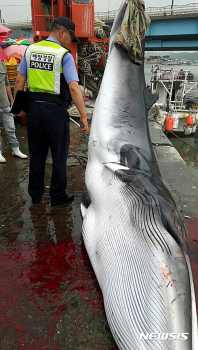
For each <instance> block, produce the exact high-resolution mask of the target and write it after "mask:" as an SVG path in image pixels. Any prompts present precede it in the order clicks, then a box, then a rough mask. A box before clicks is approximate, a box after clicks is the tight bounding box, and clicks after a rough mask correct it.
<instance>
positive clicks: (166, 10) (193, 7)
mask: <svg viewBox="0 0 198 350" xmlns="http://www.w3.org/2000/svg"><path fill="white" fill-rule="evenodd" d="M117 12H118V10H113V11H108V12H95V18H100V19H101V20H114V18H115V17H116V14H117ZM146 13H147V15H148V16H150V17H155V16H156V17H157V16H170V15H186V14H197V15H198V4H196V3H192V4H187V5H174V6H173V7H172V6H171V5H169V6H164V7H148V8H146ZM1 24H3V25H4V26H6V27H8V28H9V27H26V26H28V27H31V26H32V21H31V20H29V21H22V22H5V23H1Z"/></svg>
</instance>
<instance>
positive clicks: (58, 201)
mask: <svg viewBox="0 0 198 350" xmlns="http://www.w3.org/2000/svg"><path fill="white" fill-rule="evenodd" d="M73 199H74V194H73V193H68V194H66V195H65V196H64V197H61V198H59V199H52V200H51V206H52V207H55V206H56V205H61V204H65V203H68V202H71V201H73Z"/></svg>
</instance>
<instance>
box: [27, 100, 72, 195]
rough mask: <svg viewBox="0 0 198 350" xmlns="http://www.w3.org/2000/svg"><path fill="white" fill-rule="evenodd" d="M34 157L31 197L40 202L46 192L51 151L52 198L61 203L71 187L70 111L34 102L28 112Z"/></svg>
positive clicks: (54, 105) (30, 182)
mask: <svg viewBox="0 0 198 350" xmlns="http://www.w3.org/2000/svg"><path fill="white" fill-rule="evenodd" d="M27 134H28V146H29V154H30V168H29V185H28V193H29V195H30V197H32V198H33V199H40V198H41V197H42V195H43V193H44V191H45V184H44V179H45V163H46V158H47V155H48V150H49V148H50V150H51V155H52V161H53V165H52V177H51V185H50V191H49V194H50V196H51V199H53V200H58V199H60V198H61V197H64V196H65V190H66V187H67V175H66V161H67V156H68V150H69V134H70V133H69V115H68V112H67V109H66V107H64V106H61V105H57V104H48V103H45V102H44V103H42V102H36V101H31V102H30V103H29V106H28V111H27Z"/></svg>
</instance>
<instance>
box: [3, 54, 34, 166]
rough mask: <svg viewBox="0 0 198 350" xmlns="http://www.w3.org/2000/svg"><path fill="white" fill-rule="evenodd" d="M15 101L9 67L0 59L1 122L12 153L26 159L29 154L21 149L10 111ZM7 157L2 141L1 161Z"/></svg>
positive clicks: (4, 160)
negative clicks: (9, 78) (3, 152)
mask: <svg viewBox="0 0 198 350" xmlns="http://www.w3.org/2000/svg"><path fill="white" fill-rule="evenodd" d="M12 103H13V96H12V91H11V87H10V83H9V80H8V75H7V68H6V65H5V63H4V62H2V61H0V122H2V124H3V127H4V129H5V132H6V135H7V138H8V141H9V143H10V146H11V148H12V154H13V155H15V156H17V157H19V158H21V159H26V158H27V155H26V154H23V153H22V152H21V151H20V150H19V141H18V139H17V138H16V134H15V124H14V118H13V114H12V113H10V109H11V108H10V105H12ZM5 162H6V159H5V158H4V157H3V156H2V145H1V141H0V163H5Z"/></svg>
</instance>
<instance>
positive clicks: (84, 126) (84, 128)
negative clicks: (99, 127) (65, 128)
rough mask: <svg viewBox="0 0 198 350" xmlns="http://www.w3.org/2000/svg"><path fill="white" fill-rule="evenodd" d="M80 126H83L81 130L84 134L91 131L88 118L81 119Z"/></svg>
mask: <svg viewBox="0 0 198 350" xmlns="http://www.w3.org/2000/svg"><path fill="white" fill-rule="evenodd" d="M80 124H82V125H83V127H82V128H81V130H82V132H83V133H85V132H87V131H89V126H88V121H87V117H81V118H80Z"/></svg>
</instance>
